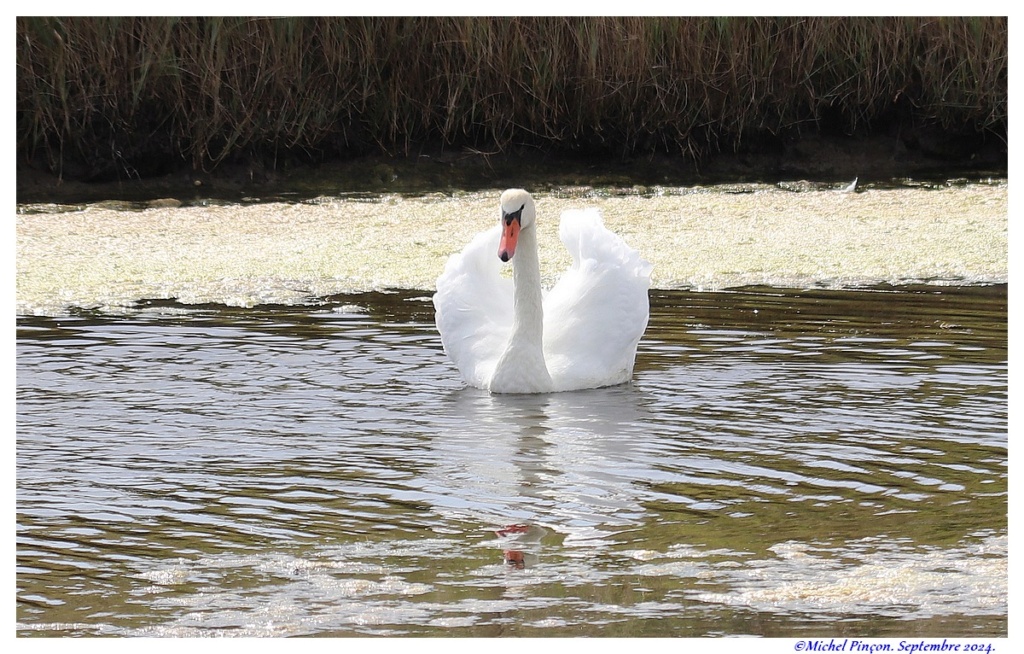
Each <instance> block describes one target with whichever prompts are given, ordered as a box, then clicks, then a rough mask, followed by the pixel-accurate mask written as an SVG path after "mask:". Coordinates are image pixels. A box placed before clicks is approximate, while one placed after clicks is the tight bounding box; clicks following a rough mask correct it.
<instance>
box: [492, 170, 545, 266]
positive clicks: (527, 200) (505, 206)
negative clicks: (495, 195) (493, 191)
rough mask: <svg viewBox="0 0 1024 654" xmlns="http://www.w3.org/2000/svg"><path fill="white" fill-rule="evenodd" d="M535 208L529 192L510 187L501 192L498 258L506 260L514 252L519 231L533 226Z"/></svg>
mask: <svg viewBox="0 0 1024 654" xmlns="http://www.w3.org/2000/svg"><path fill="white" fill-rule="evenodd" d="M536 217H537V209H536V207H535V206H534V204H533V198H532V197H530V194H529V193H527V192H526V191H524V190H523V189H521V188H510V189H509V190H507V191H505V192H504V193H502V194H501V243H499V244H498V258H499V259H501V260H502V261H508V260H509V259H511V258H512V255H514V254H515V253H516V243H518V242H519V232H520V231H521V230H523V229H527V228H530V227H532V226H533V221H534V219H536Z"/></svg>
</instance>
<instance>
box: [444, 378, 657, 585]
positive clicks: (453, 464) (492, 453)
mask: <svg viewBox="0 0 1024 654" xmlns="http://www.w3.org/2000/svg"><path fill="white" fill-rule="evenodd" d="M447 402H448V403H450V405H451V406H450V407H449V408H448V411H446V413H447V412H450V413H451V414H454V415H460V416H462V417H463V418H464V419H463V420H462V421H460V423H459V425H458V427H457V428H453V429H449V430H444V431H443V433H438V434H436V435H435V436H434V437H433V439H432V448H433V449H434V450H435V456H432V457H430V459H431V460H432V461H434V462H436V466H435V467H434V468H433V469H432V470H430V471H425V473H424V476H425V477H426V478H427V479H429V478H433V480H434V482H433V483H434V484H436V487H435V488H434V489H431V490H432V491H433V492H435V493H437V494H438V495H443V496H444V497H445V498H446V500H444V501H446V502H447V503H448V505H447V506H445V507H435V509H436V510H438V511H440V512H442V513H456V514H459V517H460V518H462V519H464V520H469V521H471V522H475V523H477V524H480V525H481V528H482V529H487V530H491V531H493V532H494V533H495V534H496V535H497V537H498V538H499V542H498V545H500V546H501V547H505V548H507V551H506V557H505V558H506V561H507V562H509V563H511V564H513V565H520V564H523V563H526V564H529V563H531V561H534V560H535V559H534V558H533V557H534V556H536V554H537V553H538V552H539V551H540V550H541V549H542V548H543V545H544V541H545V540H547V539H551V542H554V541H555V540H558V541H559V542H561V547H563V548H587V549H590V548H594V547H599V546H602V545H606V544H608V542H609V539H610V538H611V537H612V536H613V530H615V529H617V528H618V529H621V528H626V527H628V526H630V525H635V524H636V523H637V522H638V521H639V520H640V519H641V517H642V516H643V515H644V514H645V513H646V512H645V509H644V508H643V506H642V505H641V501H640V494H641V492H642V491H641V489H639V488H636V487H635V484H636V482H638V481H641V480H645V479H649V478H650V476H651V473H652V471H651V470H650V469H649V466H647V465H645V464H643V463H641V462H643V461H649V460H650V458H651V457H650V456H640V457H637V449H638V448H645V447H646V445H645V443H644V439H643V438H642V433H643V431H644V428H643V425H644V424H645V422H648V421H647V420H646V419H645V415H646V414H647V409H646V405H647V402H648V398H646V397H645V393H644V392H643V391H642V390H640V389H638V388H636V387H635V386H633V385H632V384H621V385H618V386H612V387H607V388H600V389H591V390H584V391H576V392H571V393H551V394H512V395H496V394H490V393H487V392H486V391H482V390H479V389H474V388H466V389H463V390H460V391H454V392H452V393H450V394H449V396H448V398H447ZM427 483H428V484H430V483H431V482H427ZM442 489H443V490H442ZM425 490H426V489H425ZM438 491H441V492H438ZM509 552H512V553H513V554H512V556H511V559H510V557H509ZM515 552H520V553H522V554H524V555H525V559H524V558H519V557H518V556H517V555H516V554H515Z"/></svg>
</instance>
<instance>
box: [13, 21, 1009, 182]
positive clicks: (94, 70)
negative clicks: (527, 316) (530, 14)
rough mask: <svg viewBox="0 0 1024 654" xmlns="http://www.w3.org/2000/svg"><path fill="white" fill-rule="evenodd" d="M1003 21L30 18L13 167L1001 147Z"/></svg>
mask: <svg viewBox="0 0 1024 654" xmlns="http://www.w3.org/2000/svg"><path fill="white" fill-rule="evenodd" d="M1007 35H1008V31H1007V20H1006V18H1005V17H994V18H917V17H915V18H870V17H868V18H820V17H819V18H607V17H592V18H558V17H544V18H462V17H419V18H320V19H318V18H281V19H253V18H19V19H18V20H17V147H18V156H19V157H20V158H21V159H23V160H27V161H31V162H33V163H34V164H35V165H39V166H44V167H47V168H49V169H51V170H53V171H56V172H65V173H69V174H75V175H78V176H82V177H89V176H93V177H96V178H102V177H105V176H107V177H109V176H118V175H125V174H127V175H148V174H155V173H158V172H162V171H164V170H168V169H171V168H174V167H177V166H181V165H190V166H192V167H194V168H197V169H206V170H209V169H212V168H215V167H216V166H217V165H219V164H221V163H223V162H224V161H226V160H230V159H241V158H246V157H252V156H261V157H264V158H267V159H270V160H271V161H272V160H273V158H274V157H277V156H284V155H287V156H297V155H298V156H303V157H306V158H310V159H316V158H320V157H328V156H335V155H339V154H342V155H343V154H349V153H365V152H385V153H391V154H406V153H410V152H413V151H415V150H416V149H417V148H418V147H422V146H435V147H437V146H441V147H471V148H476V149H480V150H485V151H494V152H498V151H507V150H510V149H513V148H517V147H522V146H529V147H539V148H544V149H551V150H565V151H580V152H600V153H605V154H613V155H628V154H639V153H649V152H657V151H664V152H678V153H684V154H686V155H688V156H691V157H694V158H698V159H699V158H701V157H703V156H705V155H706V154H707V153H709V152H713V151H716V150H718V149H722V148H737V147H743V145H744V144H745V143H748V142H750V139H751V138H753V137H759V136H764V135H779V134H783V133H799V132H815V131H818V130H820V129H829V130H838V131H842V132H846V133H856V132H861V131H866V130H870V129H873V128H877V127H879V126H880V125H887V124H891V123H892V122H894V121H896V122H899V123H900V124H906V126H908V127H913V128H918V127H922V126H937V127H939V128H941V129H945V130H950V131H957V132H968V133H990V134H995V135H997V136H1005V134H1006V131H1007V127H1008V125H1007V123H1008V112H1007V68H1008V59H1007Z"/></svg>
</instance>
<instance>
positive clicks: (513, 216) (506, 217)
mask: <svg viewBox="0 0 1024 654" xmlns="http://www.w3.org/2000/svg"><path fill="white" fill-rule="evenodd" d="M525 208H526V205H525V204H524V205H523V206H521V207H519V208H518V209H516V210H515V211H512V212H510V213H505V212H502V215H501V218H502V220H503V221H504V223H505V224H506V225H511V224H512V221H513V220H517V221H519V222H522V221H523V209H525Z"/></svg>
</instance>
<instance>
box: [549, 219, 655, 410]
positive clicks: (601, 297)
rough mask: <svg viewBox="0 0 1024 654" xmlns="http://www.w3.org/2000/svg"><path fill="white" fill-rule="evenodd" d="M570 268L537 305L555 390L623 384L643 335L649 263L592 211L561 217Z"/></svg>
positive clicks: (560, 234) (630, 373)
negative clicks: (541, 314)
mask: <svg viewBox="0 0 1024 654" xmlns="http://www.w3.org/2000/svg"><path fill="white" fill-rule="evenodd" d="M559 237H560V238H561V240H562V243H563V244H565V247H566V248H567V249H568V250H569V254H570V255H572V265H571V266H570V267H569V269H568V270H566V271H565V273H564V274H563V275H562V277H561V278H560V279H559V280H558V283H557V284H555V286H554V288H552V289H551V291H550V292H549V293H548V294H547V296H546V297H545V299H544V353H545V359H546V360H547V364H548V371H549V372H550V373H551V378H552V381H553V383H554V385H555V388H556V390H568V389H580V388H594V387H599V386H608V385H611V384H619V383H622V382H625V381H628V380H629V379H630V378H631V377H632V375H633V362H634V360H635V359H636V348H637V343H638V342H639V341H640V338H641V337H642V336H643V333H644V330H645V329H647V320H648V315H649V312H650V310H649V302H648V297H647V293H648V289H649V288H650V284H651V264H650V263H648V262H647V261H644V260H643V259H642V258H641V257H640V253H639V252H637V251H636V250H634V249H633V248H631V247H629V246H628V245H626V243H625V241H623V240H622V238H620V237H619V236H618V235H616V234H614V233H613V232H611V231H609V230H608V229H607V228H606V227H605V226H604V223H603V221H602V219H601V214H600V212H599V211H598V210H597V209H587V210H568V211H565V212H563V213H562V221H561V224H560V226H559Z"/></svg>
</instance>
